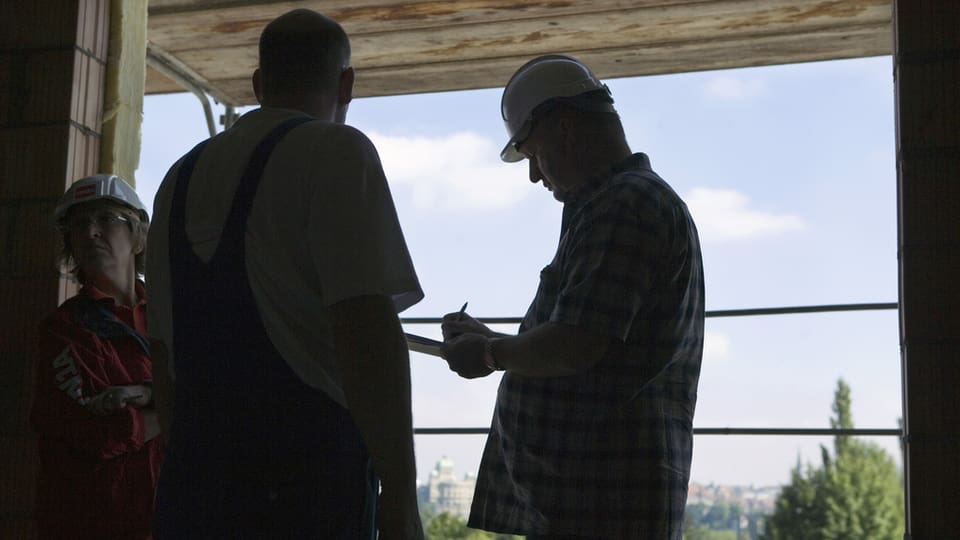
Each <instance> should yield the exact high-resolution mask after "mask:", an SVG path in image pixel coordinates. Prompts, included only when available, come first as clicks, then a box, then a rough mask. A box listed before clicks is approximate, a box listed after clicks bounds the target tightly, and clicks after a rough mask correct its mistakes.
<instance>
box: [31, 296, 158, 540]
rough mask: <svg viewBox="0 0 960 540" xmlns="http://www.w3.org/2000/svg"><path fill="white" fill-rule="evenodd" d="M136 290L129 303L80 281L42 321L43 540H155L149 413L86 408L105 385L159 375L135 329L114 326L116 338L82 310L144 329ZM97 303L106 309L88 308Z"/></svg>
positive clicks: (38, 404) (37, 413)
mask: <svg viewBox="0 0 960 540" xmlns="http://www.w3.org/2000/svg"><path fill="white" fill-rule="evenodd" d="M137 293H138V296H139V297H140V298H141V301H140V303H139V304H137V305H136V306H134V307H133V308H130V307H127V306H122V305H116V304H115V303H114V301H113V299H112V298H110V297H107V296H105V295H104V294H103V293H101V292H99V291H98V290H96V289H95V288H93V287H89V286H88V287H84V288H83V289H82V290H81V291H80V293H79V294H78V295H77V296H75V297H73V298H71V299H69V300H67V301H66V302H64V303H63V305H62V306H60V307H59V308H58V309H57V310H56V311H55V312H54V313H53V314H52V315H50V316H49V317H47V318H46V319H45V320H44V321H43V322H42V323H41V325H40V343H39V363H38V364H37V366H36V367H37V369H36V372H37V378H36V391H35V394H34V402H33V409H32V410H31V413H30V422H31V425H32V427H33V428H34V430H36V431H37V433H38V434H39V451H40V469H39V482H38V486H37V516H38V525H39V531H40V537H41V538H57V539H65V538H78V539H79V538H98V539H107V538H117V539H120V538H123V539H138V540H142V539H148V538H151V532H150V529H151V520H152V516H153V503H154V493H155V491H156V486H157V477H158V475H159V469H160V461H161V447H160V445H161V443H160V437H154V438H153V439H151V440H149V441H146V442H144V440H143V439H144V420H143V414H142V412H141V411H140V410H138V409H135V408H134V407H133V406H130V405H128V406H127V407H125V408H124V409H123V410H121V411H118V412H117V413H115V414H112V415H108V416H96V415H94V414H92V413H90V412H88V411H87V410H86V409H84V408H83V405H82V404H83V403H85V401H86V400H88V399H90V398H91V397H93V396H95V395H97V394H99V393H100V392H102V391H103V390H105V389H106V388H107V387H109V386H119V385H131V384H142V383H144V382H146V381H150V380H152V378H153V377H152V371H151V364H150V357H149V355H148V354H147V352H146V351H145V350H144V348H143V346H142V345H141V343H140V342H139V341H138V339H137V338H136V337H135V336H133V335H129V334H124V333H122V332H120V333H118V332H116V331H114V332H113V335H110V332H105V331H104V330H103V328H102V327H97V326H96V325H95V324H91V323H89V322H88V321H87V319H85V318H84V317H81V316H78V313H86V314H87V315H89V314H90V312H91V311H93V312H94V313H99V314H101V315H99V317H100V319H101V320H103V319H106V317H109V314H110V313H112V314H113V315H114V316H115V317H116V319H111V320H109V321H108V323H107V325H108V327H109V325H112V329H113V330H116V329H117V328H118V325H117V324H116V321H117V320H119V321H120V322H122V323H124V324H125V325H126V326H127V327H129V328H133V329H135V330H136V331H137V333H138V334H140V335H141V336H143V335H146V304H145V302H144V301H143V300H142V299H143V298H144V294H143V287H142V285H141V284H139V283H138V290H137ZM89 300H93V302H95V303H96V304H93V303H91V302H89ZM91 305H100V306H103V307H105V308H106V309H107V311H103V310H99V311H98V310H91V309H89V308H90V306H91ZM83 306H86V311H82V307H83ZM91 327H92V328H91ZM98 332H99V335H98ZM105 335H110V337H105Z"/></svg>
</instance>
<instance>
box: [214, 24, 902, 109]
mask: <svg viewBox="0 0 960 540" xmlns="http://www.w3.org/2000/svg"><path fill="white" fill-rule="evenodd" d="M891 36H892V34H891V33H890V28H889V25H886V24H875V25H863V26H861V27H857V28H845V29H842V30H841V29H828V30H821V31H817V32H812V33H808V34H799V35H775V36H765V37H760V38H755V39H750V40H746V41H744V40H741V39H727V40H717V41H714V42H711V43H709V44H704V43H695V42H686V43H674V44H660V45H653V46H642V47H641V46H633V47H624V48H616V49H606V50H597V49H579V50H570V51H566V52H568V53H570V54H573V55H574V56H577V57H578V58H580V59H582V60H583V61H584V62H586V63H587V64H588V65H590V66H591V68H592V69H594V71H595V72H596V73H597V74H598V76H600V77H601V78H604V79H612V78H619V77H633V76H644V75H662V74H670V73H684V72H690V71H704V70H715V69H729V68H737V67H748V66H764V65H775V64H784V63H795V62H810V61H819V60H828V59H842V58H856V57H863V56H879V55H887V54H891V51H892V43H891V39H892V37H891ZM527 59H529V56H527V55H518V56H512V57H504V58H485V59H477V60H468V61H464V62H458V63H433V64H423V65H421V66H419V67H418V68H410V67H396V66H394V67H383V68H374V69H369V70H363V71H360V72H358V74H357V86H356V92H355V95H356V96H357V97H370V96H385V95H400V94H414V93H425V92H438V91H452V90H468V89H478V88H491V87H494V88H497V87H500V86H501V85H502V84H504V83H505V82H506V81H507V80H508V79H509V77H510V75H512V74H513V72H514V70H516V68H517V67H519V66H520V65H521V64H522V63H523V62H525V61H526V60H527ZM211 82H212V84H215V85H217V87H218V88H220V89H221V91H222V92H223V93H224V94H228V95H231V96H234V97H235V98H236V99H238V100H239V101H237V102H236V104H242V105H254V104H256V100H255V98H254V96H253V92H252V89H251V87H250V79H249V77H242V78H233V79H224V80H214V81H211Z"/></svg>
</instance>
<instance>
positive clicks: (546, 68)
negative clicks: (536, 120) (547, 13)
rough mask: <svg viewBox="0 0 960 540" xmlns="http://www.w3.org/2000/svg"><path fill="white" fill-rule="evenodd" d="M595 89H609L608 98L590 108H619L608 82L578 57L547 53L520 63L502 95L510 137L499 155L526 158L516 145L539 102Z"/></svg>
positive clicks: (526, 131) (509, 159)
mask: <svg viewBox="0 0 960 540" xmlns="http://www.w3.org/2000/svg"><path fill="white" fill-rule="evenodd" d="M595 90H603V91H604V92H606V97H607V101H603V102H602V103H601V102H596V101H595V102H594V104H593V105H592V106H591V107H590V109H591V110H598V111H605V112H616V111H615V109H614V108H613V105H612V103H613V99H612V98H610V97H609V96H610V89H609V88H607V85H605V84H603V83H602V82H600V79H598V78H597V77H596V76H595V75H594V74H593V72H592V71H590V69H589V68H588V67H587V66H585V65H583V64H582V63H580V61H579V60H577V59H575V58H572V57H570V56H564V55H561V54H548V55H544V56H540V57H537V58H534V59H533V60H530V61H529V62H527V63H526V64H524V65H523V66H521V67H520V69H518V70H517V71H516V73H514V74H513V77H511V78H510V81H509V82H508V83H507V86H506V87H505V88H504V89H503V97H502V98H501V99H500V114H501V116H503V123H504V125H506V127H507V136H509V137H510V140H509V141H507V144H506V146H504V147H503V151H502V152H500V159H502V160H503V161H506V162H514V161H520V160H521V159H523V154H521V153H520V152H518V151H517V148H516V145H517V143H519V142H523V140H524V139H525V138H526V137H527V136H528V135H529V134H530V127H531V122H530V121H531V119H532V113H533V110H534V109H535V108H537V106H538V105H540V104H541V103H545V102H547V101H549V100H551V99H557V98H572V97H575V96H579V95H581V94H585V93H587V92H593V91H595ZM575 106H576V105H575ZM581 108H583V107H581Z"/></svg>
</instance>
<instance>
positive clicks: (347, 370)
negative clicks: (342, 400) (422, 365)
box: [332, 296, 416, 504]
mask: <svg viewBox="0 0 960 540" xmlns="http://www.w3.org/2000/svg"><path fill="white" fill-rule="evenodd" d="M332 313H333V316H334V321H335V327H334V331H335V339H336V351H337V359H338V364H339V368H340V374H341V377H342V383H343V390H344V394H345V395H346V399H347V405H348V407H349V410H350V414H351V416H352V417H353V419H354V421H355V422H356V424H357V427H358V428H359V429H360V432H361V434H362V436H363V438H364V442H365V443H366V445H367V449H368V450H369V452H370V455H371V458H372V459H373V462H374V466H375V467H376V470H377V473H378V475H379V476H380V479H381V481H382V483H383V489H384V492H385V493H386V492H388V491H390V492H393V493H395V494H396V493H398V492H404V491H406V492H408V493H407V494H408V495H410V496H411V497H412V500H411V501H410V502H412V503H414V504H415V502H416V499H415V497H416V465H415V461H414V453H413V420H412V414H411V409H410V363H409V356H408V353H407V349H406V341H405V340H404V338H403V332H402V330H401V328H400V323H399V321H398V320H397V317H396V314H395V313H394V312H393V306H392V304H391V303H390V301H389V299H387V298H385V297H373V296H370V297H361V298H356V299H351V300H346V301H344V302H341V303H338V304H337V305H336V306H334V308H333V309H332ZM401 498H406V497H401Z"/></svg>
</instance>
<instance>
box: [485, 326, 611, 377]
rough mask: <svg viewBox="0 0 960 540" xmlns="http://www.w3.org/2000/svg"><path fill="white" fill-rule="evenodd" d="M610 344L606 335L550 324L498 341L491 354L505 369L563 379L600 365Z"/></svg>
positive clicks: (527, 374) (534, 375) (529, 374)
mask: <svg viewBox="0 0 960 540" xmlns="http://www.w3.org/2000/svg"><path fill="white" fill-rule="evenodd" d="M609 343H610V339H609V338H607V337H605V336H598V335H596V334H591V333H588V332H586V331H584V330H580V329H578V328H576V327H574V326H570V325H565V324H560V323H548V324H544V325H541V326H538V327H536V328H534V329H532V330H529V331H527V332H524V333H522V334H520V335H517V336H511V337H507V338H503V339H495V340H494V342H493V344H492V352H493V356H494V358H495V359H496V362H497V364H498V366H499V367H500V368H502V369H506V370H509V371H512V372H514V373H518V374H520V375H526V376H528V377H562V376H565V375H574V374H576V373H578V372H580V371H583V370H585V369H587V368H589V367H590V366H593V365H594V364H596V363H597V362H599V361H600V359H601V358H602V357H603V354H604V353H605V352H606V350H607V347H608V346H609Z"/></svg>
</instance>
